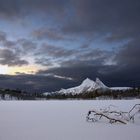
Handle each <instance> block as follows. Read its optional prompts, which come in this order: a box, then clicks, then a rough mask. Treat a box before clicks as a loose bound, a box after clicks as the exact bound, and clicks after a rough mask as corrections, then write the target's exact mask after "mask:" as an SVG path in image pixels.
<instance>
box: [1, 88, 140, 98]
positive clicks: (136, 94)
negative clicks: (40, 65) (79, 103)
mask: <svg viewBox="0 0 140 140" xmlns="http://www.w3.org/2000/svg"><path fill="white" fill-rule="evenodd" d="M127 98H140V88H134V89H129V90H125V91H123V90H116V91H114V90H108V91H99V90H96V91H93V92H89V93H82V94H74V95H73V94H58V93H52V94H49V95H43V94H40V93H28V92H25V91H21V90H18V89H17V90H10V89H0V99H1V100H49V99H127Z"/></svg>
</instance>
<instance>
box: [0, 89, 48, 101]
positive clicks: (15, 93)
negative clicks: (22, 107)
mask: <svg viewBox="0 0 140 140" xmlns="http://www.w3.org/2000/svg"><path fill="white" fill-rule="evenodd" d="M43 98H46V97H44V96H43V95H42V94H40V93H28V92H26V91H21V90H19V89H16V90H11V89H0V99H1V100H38V99H43Z"/></svg>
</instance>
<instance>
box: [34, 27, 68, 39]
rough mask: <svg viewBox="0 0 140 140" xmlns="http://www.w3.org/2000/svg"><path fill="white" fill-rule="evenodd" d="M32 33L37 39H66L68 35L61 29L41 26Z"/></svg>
mask: <svg viewBox="0 0 140 140" xmlns="http://www.w3.org/2000/svg"><path fill="white" fill-rule="evenodd" d="M32 35H33V36H34V37H35V38H37V39H39V40H40V39H51V40H64V39H66V37H65V36H64V35H63V34H61V33H60V31H59V30H56V29H55V30H54V29H47V28H40V29H38V30H35V31H33V33H32Z"/></svg>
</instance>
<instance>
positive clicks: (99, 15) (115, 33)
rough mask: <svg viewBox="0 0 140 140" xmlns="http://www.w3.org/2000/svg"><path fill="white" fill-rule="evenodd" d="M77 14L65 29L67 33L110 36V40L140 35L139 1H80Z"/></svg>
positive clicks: (76, 2) (77, 3) (77, 5)
mask: <svg viewBox="0 0 140 140" xmlns="http://www.w3.org/2000/svg"><path fill="white" fill-rule="evenodd" d="M74 3H75V7H76V12H75V15H74V17H73V18H72V19H70V20H68V23H67V24H65V26H64V27H63V31H64V32H65V33H80V34H81V33H87V34H88V33H93V32H94V33H95V34H99V33H100V34H101V35H109V36H108V41H109V40H120V39H125V38H131V37H132V38H133V37H134V36H137V35H140V34H139V32H140V27H139V25H140V17H139V13H140V2H139V0H116V1H112V0H104V1H102V0H78V1H75V2H74Z"/></svg>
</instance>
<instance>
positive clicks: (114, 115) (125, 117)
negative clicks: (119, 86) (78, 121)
mask: <svg viewBox="0 0 140 140" xmlns="http://www.w3.org/2000/svg"><path fill="white" fill-rule="evenodd" d="M138 113H140V104H135V105H134V106H133V107H132V109H131V110H130V111H129V112H123V111H116V110H111V109H110V106H109V107H108V108H107V109H100V111H97V110H90V111H89V112H88V114H87V116H86V120H87V121H92V122H97V121H99V120H101V119H102V118H106V119H107V120H109V123H111V124H112V123H117V122H119V123H122V124H127V122H129V121H131V120H132V121H133V122H134V120H135V115H136V114H138ZM91 115H92V117H91Z"/></svg>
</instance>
